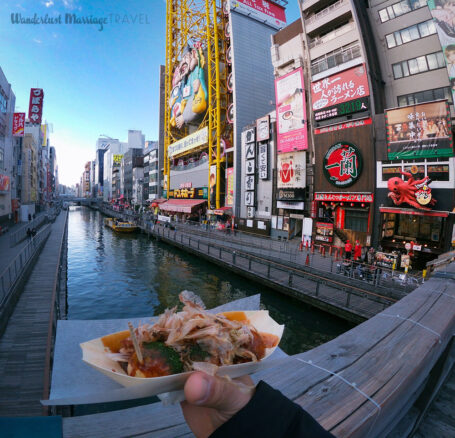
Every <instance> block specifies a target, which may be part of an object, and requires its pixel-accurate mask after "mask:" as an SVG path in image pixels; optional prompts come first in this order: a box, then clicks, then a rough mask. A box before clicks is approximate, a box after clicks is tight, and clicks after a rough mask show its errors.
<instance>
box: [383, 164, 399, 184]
mask: <svg viewBox="0 0 455 438" xmlns="http://www.w3.org/2000/svg"><path fill="white" fill-rule="evenodd" d="M400 170H401V166H393V167H383V168H382V180H383V181H388V180H389V179H390V178H394V177H396V176H398V177H399V178H401V173H400Z"/></svg>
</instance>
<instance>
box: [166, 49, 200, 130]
mask: <svg viewBox="0 0 455 438" xmlns="http://www.w3.org/2000/svg"><path fill="white" fill-rule="evenodd" d="M206 64H207V63H206V60H205V56H204V53H203V51H202V45H201V44H200V43H196V44H195V45H194V47H190V46H187V47H186V48H185V50H184V51H183V54H182V59H181V60H180V62H179V63H178V64H176V65H175V66H174V73H173V76H172V91H171V96H170V98H169V110H170V118H171V120H170V124H171V126H173V127H175V128H177V129H181V128H182V127H183V125H185V124H197V123H199V122H200V121H201V120H202V117H203V116H204V114H205V112H206V110H207V96H208V92H207V85H206V80H205V71H204V66H205V65H206Z"/></svg>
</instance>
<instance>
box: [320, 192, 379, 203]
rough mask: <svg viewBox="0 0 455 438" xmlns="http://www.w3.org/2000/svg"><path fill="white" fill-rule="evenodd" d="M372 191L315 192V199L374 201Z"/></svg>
mask: <svg viewBox="0 0 455 438" xmlns="http://www.w3.org/2000/svg"><path fill="white" fill-rule="evenodd" d="M373 199H374V195H373V194H372V193H367V194H364V193H315V194H314V200H315V201H326V202H373Z"/></svg>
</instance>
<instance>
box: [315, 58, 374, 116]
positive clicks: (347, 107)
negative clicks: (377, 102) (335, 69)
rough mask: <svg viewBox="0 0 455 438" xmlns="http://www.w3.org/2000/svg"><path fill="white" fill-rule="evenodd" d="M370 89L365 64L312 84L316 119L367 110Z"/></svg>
mask: <svg viewBox="0 0 455 438" xmlns="http://www.w3.org/2000/svg"><path fill="white" fill-rule="evenodd" d="M369 95H370V90H369V88H368V77H367V73H366V68H365V64H362V65H358V66H357V67H353V68H350V69H348V70H345V71H342V72H341V73H337V74H334V75H332V76H329V77H328V78H324V79H321V80H320V81H317V82H313V83H312V84H311V101H312V104H313V113H314V119H315V120H316V121H320V120H326V119H330V118H332V117H339V116H345V115H348V114H353V113H357V112H360V111H366V110H368V109H369V105H370V103H369V98H368V96H369Z"/></svg>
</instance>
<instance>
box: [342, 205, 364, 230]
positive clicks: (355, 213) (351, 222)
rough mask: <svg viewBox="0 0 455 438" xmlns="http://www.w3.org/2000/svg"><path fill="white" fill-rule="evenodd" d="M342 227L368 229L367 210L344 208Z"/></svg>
mask: <svg viewBox="0 0 455 438" xmlns="http://www.w3.org/2000/svg"><path fill="white" fill-rule="evenodd" d="M344 228H346V229H347V230H352V231H363V232H365V233H366V232H367V231H368V211H366V210H354V209H353V210H351V209H346V213H345V218H344Z"/></svg>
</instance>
